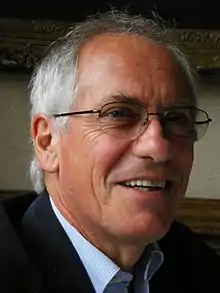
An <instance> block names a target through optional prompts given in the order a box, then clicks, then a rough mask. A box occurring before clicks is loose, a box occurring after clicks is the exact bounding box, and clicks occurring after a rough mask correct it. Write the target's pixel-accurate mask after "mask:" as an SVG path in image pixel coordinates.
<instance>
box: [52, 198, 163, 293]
mask: <svg viewBox="0 0 220 293" xmlns="http://www.w3.org/2000/svg"><path fill="white" fill-rule="evenodd" d="M50 202H51V205H52V209H53V211H54V213H55V215H56V217H57V219H58V221H59V222H60V224H61V226H62V227H63V229H64V231H65V232H66V234H67V236H68V237H69V239H70V241H71V242H72V244H73V246H74V248H75V249H76V251H77V253H78V255H79V257H80V259H81V261H82V263H83V265H84V267H85V269H86V271H87V273H88V275H89V278H90V280H91V282H92V284H93V287H94V288H95V292H96V293H111V292H114V293H115V292H118V293H121V292H127V291H126V290H127V289H126V287H127V285H129V283H130V281H131V280H132V278H133V275H132V274H130V273H127V272H123V271H122V270H121V269H120V267H118V266H117V265H116V264H115V263H114V262H113V261H112V260H111V259H110V258H108V257H107V256H106V255H105V254H104V253H102V252H101V251H100V250H98V249H97V248H96V247H95V246H94V245H92V244H91V243H90V242H88V241H87V240H86V239H85V238H84V237H83V236H82V235H81V234H80V233H79V232H78V231H77V230H76V229H75V228H74V227H73V226H72V225H70V224H69V222H68V221H67V220H66V219H65V218H64V217H63V216H62V215H61V213H60V212H59V210H58V209H57V207H56V206H55V204H54V202H53V200H52V198H51V197H50ZM162 262H163V253H162V252H161V250H160V249H159V247H158V245H157V244H156V243H155V244H151V245H149V247H148V249H147V250H146V252H145V254H144V255H143V256H142V258H141V261H140V265H138V266H137V270H136V271H135V284H134V291H135V293H149V285H148V282H149V280H150V279H151V277H152V276H153V275H154V273H155V272H156V271H157V270H158V268H159V267H160V265H161V264H162ZM121 285H122V286H121ZM119 287H121V288H122V287H124V289H123V290H122V291H120V290H121V289H120V288H119Z"/></svg>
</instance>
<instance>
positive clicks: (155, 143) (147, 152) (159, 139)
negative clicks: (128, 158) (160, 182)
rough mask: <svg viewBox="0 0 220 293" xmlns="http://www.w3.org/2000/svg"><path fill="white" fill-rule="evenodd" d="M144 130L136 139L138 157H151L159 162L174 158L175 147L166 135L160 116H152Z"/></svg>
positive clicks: (135, 146)
mask: <svg viewBox="0 0 220 293" xmlns="http://www.w3.org/2000/svg"><path fill="white" fill-rule="evenodd" d="M145 127H146V128H145V130H144V132H143V133H142V134H141V135H140V136H139V137H138V138H137V139H136V140H135V141H134V143H133V152H134V154H135V155H136V156H138V157H142V158H144V157H149V158H151V159H152V160H154V161H155V162H157V163H164V162H167V161H169V160H171V159H172V156H173V152H174V148H173V145H172V143H171V141H169V140H168V139H167V138H166V137H165V136H164V131H163V127H162V125H161V122H160V121H159V117H158V116H155V117H152V118H151V119H150V120H149V121H148V123H147V125H146V126H145Z"/></svg>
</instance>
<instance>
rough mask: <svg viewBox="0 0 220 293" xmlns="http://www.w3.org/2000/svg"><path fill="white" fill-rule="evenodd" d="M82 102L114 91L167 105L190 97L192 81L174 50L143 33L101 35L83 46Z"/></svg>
mask: <svg viewBox="0 0 220 293" xmlns="http://www.w3.org/2000/svg"><path fill="white" fill-rule="evenodd" d="M78 83H79V97H80V99H79V103H80V104H81V105H82V104H83V105H84V106H85V107H86V106H95V105H98V104H102V103H103V101H104V100H105V99H106V97H107V99H108V98H109V97H111V96H115V95H119V94H123V95H124V96H129V97H134V98H137V99H139V100H141V102H144V103H145V104H146V105H149V106H150V105H154V106H163V105H165V106H168V105H169V104H175V103H178V102H179V101H180V100H181V101H182V100H184V99H188V97H189V95H190V94H191V93H190V91H191V89H190V86H189V82H188V80H187V78H186V75H185V74H184V72H183V69H182V67H181V66H180V65H179V63H178V62H177V61H176V58H175V57H174V55H173V53H172V52H171V51H170V50H168V49H167V48H165V47H164V46H162V45H160V44H156V43H154V42H152V41H150V40H149V39H146V38H144V37H140V36H129V35H123V36H121V35H120V36H119V35H100V36H97V37H95V38H93V39H92V40H90V41H89V42H88V43H87V44H86V45H85V46H84V47H83V48H82V50H81V52H80V55H79V63H78Z"/></svg>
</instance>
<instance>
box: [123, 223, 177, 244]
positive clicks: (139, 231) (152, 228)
mask: <svg viewBox="0 0 220 293" xmlns="http://www.w3.org/2000/svg"><path fill="white" fill-rule="evenodd" d="M171 224H172V220H166V221H162V220H160V219H151V221H148V222H147V221H142V222H141V223H131V224H130V225H129V223H127V226H126V227H124V229H123V230H124V233H122V234H124V236H125V238H130V240H131V241H132V242H135V243H138V244H142V245H147V244H149V243H152V242H155V241H158V240H160V239H161V238H163V237H164V236H165V235H166V234H167V232H168V231H169V229H170V226H171Z"/></svg>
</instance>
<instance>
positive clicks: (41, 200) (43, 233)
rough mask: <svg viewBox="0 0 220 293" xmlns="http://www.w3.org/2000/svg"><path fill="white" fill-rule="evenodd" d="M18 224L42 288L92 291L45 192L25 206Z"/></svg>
mask: <svg viewBox="0 0 220 293" xmlns="http://www.w3.org/2000/svg"><path fill="white" fill-rule="evenodd" d="M22 226H23V231H24V239H23V240H24V245H25V246H26V249H27V251H28V254H29V257H30V258H31V260H32V261H33V262H34V263H35V265H36V267H37V269H38V270H39V272H40V273H41V276H42V278H43V284H44V286H45V289H46V292H48V293H49V292H53V293H56V292H57V293H58V292H59V293H60V292H66V293H68V292H71V293H73V292H77V293H80V292H82V293H94V292H95V291H94V288H93V286H92V283H91V281H90V279H89V277H88V274H87V272H86V270H85V268H84V266H83V264H82V262H81V260H80V258H79V256H78V254H77V252H76V250H75V249H74V247H73V245H72V243H71V242H70V240H69V238H68V236H67V235H66V233H65V231H64V230H63V228H62V227H61V225H60V223H59V221H58V220H57V218H56V216H55V214H54V212H53V210H52V207H51V204H50V201H49V196H48V194H47V192H44V193H43V194H42V195H40V196H39V197H38V198H37V199H36V200H35V201H34V203H33V204H32V205H31V206H30V207H29V209H28V210H27V212H26V213H25V215H24V218H23V221H22Z"/></svg>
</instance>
